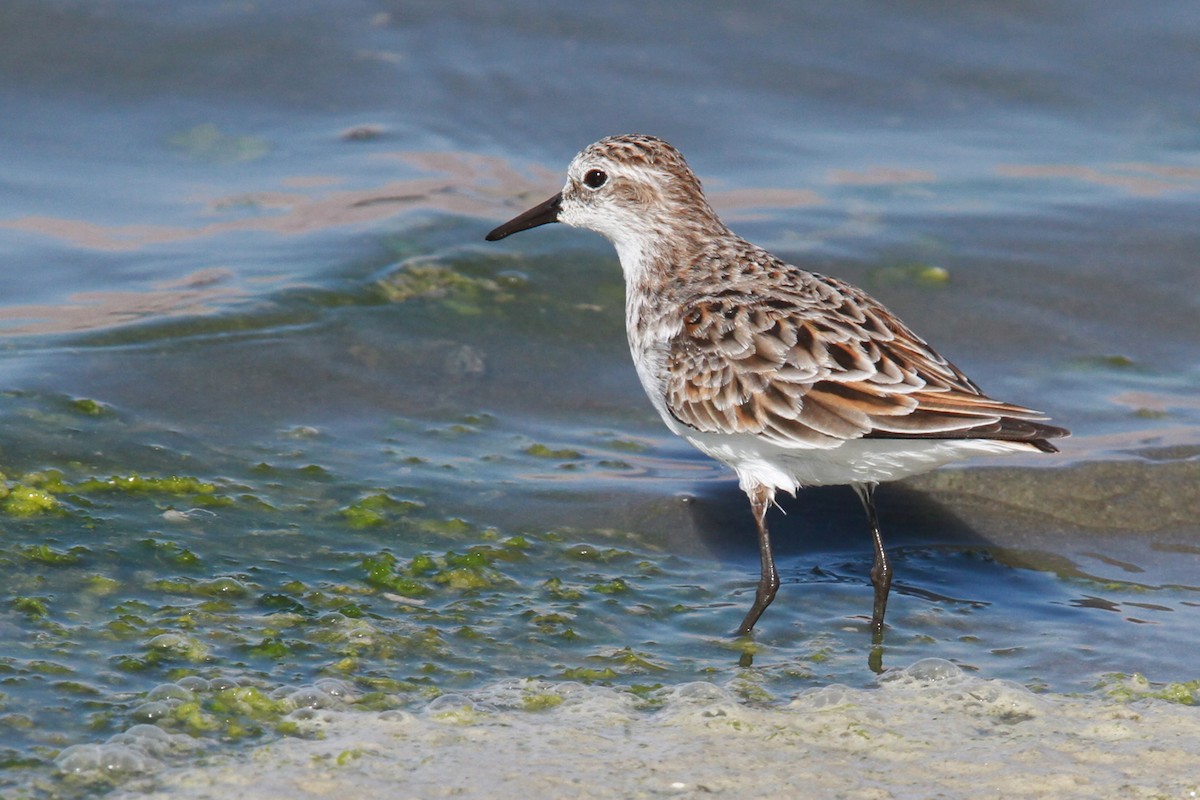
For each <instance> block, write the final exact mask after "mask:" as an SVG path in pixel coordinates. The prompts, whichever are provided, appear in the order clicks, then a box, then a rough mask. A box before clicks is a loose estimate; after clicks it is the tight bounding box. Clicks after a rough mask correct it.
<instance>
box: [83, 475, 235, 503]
mask: <svg viewBox="0 0 1200 800" xmlns="http://www.w3.org/2000/svg"><path fill="white" fill-rule="evenodd" d="M72 490H73V491H75V492H78V493H80V494H105V493H123V494H131V495H142V494H165V495H172V496H176V497H183V496H187V495H192V496H206V495H214V494H215V493H216V491H217V487H216V485H215V484H212V483H209V482H207V481H203V480H200V479H199V478H194V477H190V476H186V475H167V476H165V477H154V476H147V475H139V474H137V473H136V472H132V473H129V474H127V475H112V476H110V477H108V478H90V479H87V480H83V481H80V482H79V483H77V484H75V485H74V486H73V487H72Z"/></svg>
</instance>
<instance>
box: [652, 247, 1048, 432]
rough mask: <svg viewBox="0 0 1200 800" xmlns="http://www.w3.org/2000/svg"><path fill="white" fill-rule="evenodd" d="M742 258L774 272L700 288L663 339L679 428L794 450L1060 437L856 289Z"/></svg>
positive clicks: (669, 401) (761, 258)
mask: <svg viewBox="0 0 1200 800" xmlns="http://www.w3.org/2000/svg"><path fill="white" fill-rule="evenodd" d="M747 247H748V248H753V246H752V245H747ZM746 256H747V258H749V259H751V260H753V261H754V262H755V263H758V264H760V265H761V264H762V263H763V262H765V261H767V262H769V267H770V268H771V269H769V270H767V272H768V273H769V274H770V275H771V276H773V277H774V278H775V280H774V281H773V282H772V283H770V284H768V285H765V286H764V284H763V282H762V281H761V280H757V281H756V282H755V283H754V284H753V288H750V287H749V286H747V287H746V288H745V289H744V290H737V289H734V290H731V289H730V287H729V286H723V287H722V288H721V289H720V290H719V291H714V292H710V293H699V294H697V295H696V296H694V297H692V298H691V299H689V300H687V301H686V302H685V303H684V315H683V318H684V324H683V327H682V329H680V330H679V332H678V333H677V334H676V335H675V336H674V337H673V338H672V339H671V340H670V341H669V342H668V343H667V348H666V367H667V381H666V387H665V389H666V406H667V409H668V410H669V411H670V413H671V414H672V415H673V416H674V417H675V418H676V419H678V420H679V421H680V422H682V423H684V424H685V425H687V426H689V427H692V428H694V429H696V430H699V431H706V432H718V433H749V434H755V435H759V436H763V437H765V438H767V439H770V440H771V441H773V442H776V443H777V444H780V445H782V446H786V447H798V448H805V447H835V446H837V445H838V444H839V443H841V442H843V441H845V440H848V439H857V438H861V437H899V438H910V437H923V438H976V437H985V438H996V439H1014V440H1019V441H1028V442H1030V443H1031V444H1034V446H1037V447H1041V448H1042V449H1046V448H1050V449H1053V447H1052V445H1049V444H1048V443H1046V442H1045V441H1044V440H1045V439H1046V438H1048V437H1054V436H1061V435H1065V433H1066V432H1065V431H1063V430H1062V429H1061V428H1055V427H1053V426H1049V425H1043V424H1040V421H1041V420H1043V419H1045V417H1044V416H1042V415H1041V414H1040V413H1038V412H1036V411H1032V410H1030V409H1027V408H1023V407H1021V406H1016V405H1012V404H1009V403H1002V402H999V401H997V400H993V399H991V398H989V397H987V396H986V395H984V394H983V392H982V391H981V390H980V389H979V387H978V386H976V385H975V384H974V383H973V382H972V381H971V380H970V379H969V378H967V376H966V375H964V374H963V373H962V372H961V371H960V370H959V369H958V368H957V367H955V366H954V365H953V364H951V363H950V362H949V361H947V360H946V359H944V358H943V357H942V356H941V355H939V354H938V353H937V352H936V351H935V350H933V348H931V347H930V346H929V345H928V344H927V343H926V342H925V341H924V340H922V339H921V338H920V337H918V336H917V335H916V334H914V333H913V332H912V331H911V330H909V329H908V327H907V326H905V325H904V323H902V322H900V320H899V319H897V318H896V317H895V316H893V315H892V314H891V313H890V312H888V310H887V309H885V308H884V307H883V306H881V305H879V304H878V303H877V302H876V301H875V300H873V299H872V298H871V297H869V296H868V295H867V294H866V293H864V292H862V291H861V290H859V289H857V288H855V287H853V286H850V285H849V284H846V283H843V282H841V281H838V280H836V279H834V278H828V277H824V276H821V275H816V274H814V273H809V272H805V271H802V270H799V269H797V268H795V267H790V266H788V265H785V264H783V263H782V262H779V261H778V260H777V259H774V257H773V256H770V255H769V254H767V253H765V251H762V250H759V249H757V248H753V249H752V250H751V251H750V252H748V253H747V254H746ZM756 277H757V278H759V279H761V278H762V277H763V275H762V274H761V273H760V274H758V275H757V276H756Z"/></svg>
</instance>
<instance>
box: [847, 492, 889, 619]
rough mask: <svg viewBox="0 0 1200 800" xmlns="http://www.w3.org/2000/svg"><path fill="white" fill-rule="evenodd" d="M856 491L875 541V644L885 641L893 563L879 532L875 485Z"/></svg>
mask: <svg viewBox="0 0 1200 800" xmlns="http://www.w3.org/2000/svg"><path fill="white" fill-rule="evenodd" d="M854 490H855V491H856V492H858V496H859V499H861V500H862V504H863V508H865V509H866V510H867V523H868V524H869V525H870V526H871V538H872V539H874V541H875V563H874V564H872V565H871V585H872V586H874V587H875V610H874V611H873V612H872V613H871V638H872V639H873V640H874V641H875V642H877V643H878V642H879V641H880V640H882V639H883V614H884V612H885V611H887V601H888V592H889V591H890V590H891V588H892V562H890V561H888V556H887V552H886V551H885V550H884V549H883V535H882V534H881V533H880V532H879V517H878V516H877V515H876V514H875V484H873V483H856V484H854Z"/></svg>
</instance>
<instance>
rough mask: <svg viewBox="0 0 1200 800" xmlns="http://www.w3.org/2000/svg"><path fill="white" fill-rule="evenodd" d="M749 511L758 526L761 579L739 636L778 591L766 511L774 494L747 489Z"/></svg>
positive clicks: (752, 626)
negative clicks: (751, 512) (752, 513)
mask: <svg viewBox="0 0 1200 800" xmlns="http://www.w3.org/2000/svg"><path fill="white" fill-rule="evenodd" d="M746 494H747V495H749V496H750V510H751V511H753V512H754V521H755V523H757V524H758V554H759V557H760V558H761V559H762V577H761V578H759V580H758V591H756V592H755V594H754V605H752V606H750V611H749V613H747V614H746V618H745V619H744V620H742V624H741V626H740V627H738V629H737V632H738V633H739V634H747V633H749V632H750V631H751V630H753V629H754V623H756V622H758V618H759V617H761V616H762V613H763V612H764V611H766V610H767V606H769V605H771V601H772V600H774V599H775V592H776V591H777V590H778V589H779V572H778V571H777V570H776V569H775V557H774V556H773V555H771V534H770V533H768V532H767V509H768V508H770V506H771V499H772V498H773V497H774V494H775V493H774V492H773V491H772V490H771V489H768V488H767V487H765V486H756V487H754V488H753V489H748V490H747V491H746Z"/></svg>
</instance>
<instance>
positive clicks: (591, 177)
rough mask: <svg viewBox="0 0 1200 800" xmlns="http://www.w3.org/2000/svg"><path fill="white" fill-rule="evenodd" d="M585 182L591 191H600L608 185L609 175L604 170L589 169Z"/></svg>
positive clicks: (584, 178) (584, 177)
mask: <svg viewBox="0 0 1200 800" xmlns="http://www.w3.org/2000/svg"><path fill="white" fill-rule="evenodd" d="M583 182H584V184H585V185H586V186H587V187H588V188H590V189H599V188H600V187H601V186H603V185H604V184H606V183H608V173H607V172H605V171H604V170H602V169H589V170H588V171H587V174H586V175H584V176H583Z"/></svg>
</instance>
